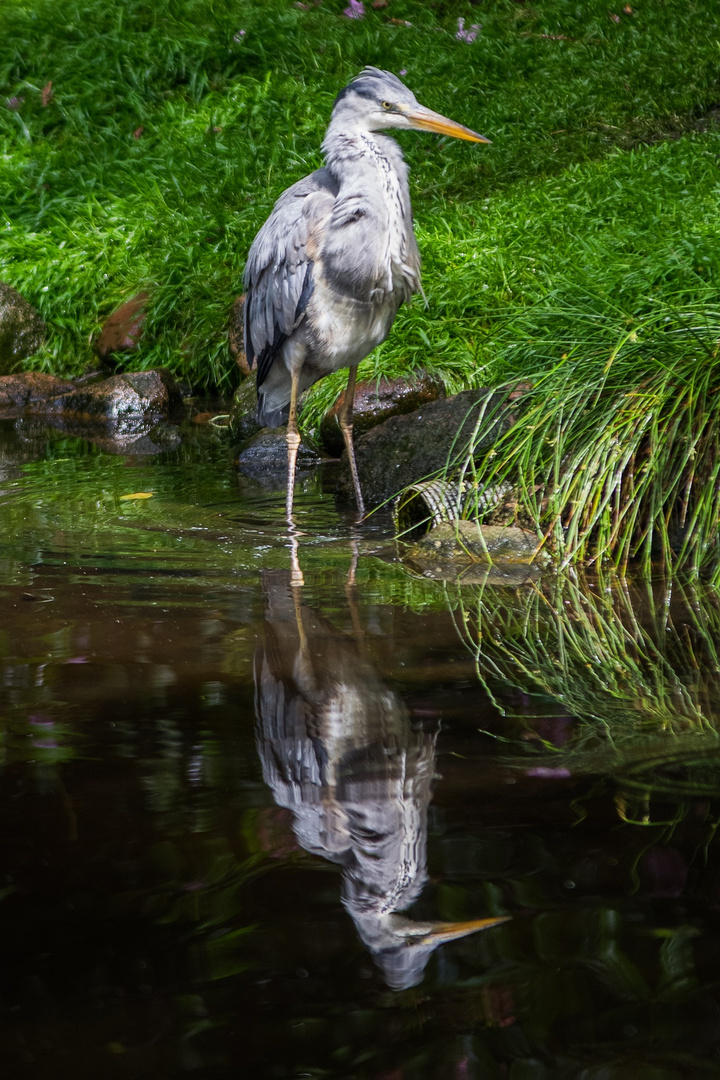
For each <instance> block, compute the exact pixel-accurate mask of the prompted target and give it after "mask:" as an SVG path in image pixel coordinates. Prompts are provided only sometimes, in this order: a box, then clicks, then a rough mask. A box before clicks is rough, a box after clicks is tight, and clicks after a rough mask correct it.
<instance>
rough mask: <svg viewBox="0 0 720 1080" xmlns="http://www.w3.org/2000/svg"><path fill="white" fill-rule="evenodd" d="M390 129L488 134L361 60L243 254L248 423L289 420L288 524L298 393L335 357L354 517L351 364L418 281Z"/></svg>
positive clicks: (404, 185)
mask: <svg viewBox="0 0 720 1080" xmlns="http://www.w3.org/2000/svg"><path fill="white" fill-rule="evenodd" d="M391 128H397V129H400V130H408V129H414V130H417V131H433V132H438V133H440V134H443V135H451V136H454V137H455V138H458V139H467V140H469V141H471V142H478V143H487V142H489V139H486V138H484V137H483V136H482V135H478V134H477V133H476V132H474V131H471V130H470V129H469V128H466V127H463V126H462V124H457V123H455V121H453V120H448V119H447V117H445V116H442V115H441V114H440V113H436V112H433V111H432V110H431V109H426V108H425V107H424V106H422V105H420V104H419V102H418V100H417V98H416V97H415V95H414V94H413V93H412V92H411V91H410V90H408V88H407V87H406V86H405V85H404V84H403V83H402V82H401V81H400V79H398V78H397V76H395V75H393V74H391V73H390V72H389V71H381V70H380V69H379V68H374V67H366V68H364V70H363V71H361V72H360V74H359V75H358V76H357V77H356V78H354V79H353V80H352V82H350V83H349V84H348V86H346V87H345V89H344V90H342V91H341V92H340V93H339V94H338V96H337V99H336V101H335V105H334V107H333V111H332V116H331V118H330V125H329V127H328V129H327V132H326V134H325V139H324V141H323V144H322V150H323V155H324V158H325V165H324V167H323V168H321V169H316V170H315V172H313V173H311V174H310V175H309V176H306V177H305V178H304V179H303V180H299V181H298V182H297V183H296V184H293V185H292V187H289V188H288V189H287V191H285V192H283V194H282V195H281V196H280V198H279V199H278V201H277V202H276V203H275V206H274V208H273V210H272V213H271V214H270V217H269V218H268V219H267V221H266V222H265V224H264V225H263V226H262V228H261V229H260V231H259V233H258V234H257V236H256V237H255V240H254V241H253V244H252V247H251V248H250V252H249V255H248V259H247V265H246V267H245V292H246V301H245V348H246V352H247V358H248V363H249V365H250V367H251V369H252V368H257V388H258V421H259V422H260V423H261V424H262V425H263V426H266V427H277V426H279V425H280V424H281V423H284V422H285V421H287V436H286V439H287V449H288V479H287V500H286V511H287V518H288V522H289V523H290V524H292V508H293V491H294V484H295V464H296V459H297V452H298V446H299V445H300V436H299V434H298V428H297V404H298V397H299V395H300V394H301V393H302V392H303V391H305V390H307V389H308V387H310V386H312V385H313V383H315V382H317V381H318V379H321V378H322V377H323V376H324V375H327V374H329V373H330V372H332V371H337V370H338V369H339V368H343V367H347V368H349V369H350V370H349V375H348V385H347V390H346V392H345V402H344V405H343V408H342V409H341V414H340V417H339V421H340V427H341V430H342V433H343V438H344V440H345V445H346V447H347V451H348V457H349V459H350V469H351V473H352V480H353V486H354V490H355V497H356V500H357V506H358V514H359V516H360V517H362V516H363V513H364V506H363V499H362V492H361V489H360V481H359V479H358V473H357V466H356V463H355V454H354V451H353V442H352V405H353V397H354V393H355V381H356V377H357V367H358V364H359V363H360V361H361V360H363V359H364V358H365V357H366V356H367V355H368V354H369V353H370V352H372V350H373V349H374V348H375V347H376V346H377V345H379V344H380V342H381V341H384V340H385V338H386V337H387V335H388V334H389V333H390V328H391V326H392V324H393V321H394V319H395V316H396V314H397V312H398V309H399V308H400V306H401V305H402V304H403V303H408V302H409V301H410V299H411V297H412V296H413V294H414V293H416V292H419V291H421V284H420V253H419V251H418V246H417V242H416V240H415V234H414V231H413V222H412V210H411V207H410V191H409V188H408V179H407V177H408V169H407V165H406V164H405V161H404V159H403V155H402V151H401V150H400V147H399V146H398V144H397V143H396V142H395V141H394V140H393V139H390V138H388V137H387V136H385V135H381V134H379V132H381V131H383V130H386V129H391Z"/></svg>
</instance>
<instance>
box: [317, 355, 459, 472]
mask: <svg viewBox="0 0 720 1080" xmlns="http://www.w3.org/2000/svg"><path fill="white" fill-rule="evenodd" d="M444 397H445V387H444V386H443V384H442V383H441V382H440V381H439V380H438V379H434V378H433V377H432V376H430V375H427V374H425V372H421V373H419V374H418V375H417V376H416V377H414V378H413V379H412V380H409V379H379V380H378V379H369V380H366V381H364V382H359V383H358V384H357V386H356V388H355V396H354V399H353V434H354V437H355V438H356V439H358V438H359V437H360V436H361V435H364V434H365V432H366V431H370V429H371V428H374V427H377V426H378V424H382V423H383V421H385V420H387V419H389V418H390V417H391V416H403V415H405V413H410V412H415V410H417V409H419V408H421V407H422V406H423V405H427V404H429V403H430V402H431V401H437V400H438V399H440V398H444ZM344 404H345V391H343V393H342V394H341V395H340V397H339V398H338V399H337V401H336V402H335V404H334V405H333V407H332V409H330V411H329V412H328V413H327V414H326V415H325V417H324V418H323V421H322V423H321V425H320V431H319V439H320V443H321V445H322V447H323V449H324V450H327V452H328V454H333V455H334V456H336V457H339V456H340V455H341V454H342V452H343V450H344V448H345V441H344V439H343V436H342V431H341V430H340V423H339V419H338V417H339V415H340V410H341V409H342V407H343V405H344Z"/></svg>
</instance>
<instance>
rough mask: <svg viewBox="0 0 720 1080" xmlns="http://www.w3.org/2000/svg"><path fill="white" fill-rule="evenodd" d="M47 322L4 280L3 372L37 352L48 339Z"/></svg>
mask: <svg viewBox="0 0 720 1080" xmlns="http://www.w3.org/2000/svg"><path fill="white" fill-rule="evenodd" d="M45 330H46V327H45V323H44V322H43V320H42V317H41V316H40V314H39V313H38V312H37V311H36V310H35V308H34V307H33V306H32V304H29V303H28V301H27V300H26V299H25V297H24V296H21V295H20V293H19V292H18V291H17V289H13V287H12V285H6V284H4V283H3V282H0V375H7V374H9V373H10V372H11V371H12V370H13V369H14V368H16V367H17V365H18V364H19V363H20V362H21V361H22V360H25V359H27V357H28V356H32V355H33V353H36V352H37V351H38V349H39V348H40V346H41V345H42V343H43V339H44V338H45Z"/></svg>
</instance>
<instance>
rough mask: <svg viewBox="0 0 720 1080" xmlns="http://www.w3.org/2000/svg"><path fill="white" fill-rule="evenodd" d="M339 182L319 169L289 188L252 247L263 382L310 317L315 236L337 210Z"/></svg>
mask: <svg viewBox="0 0 720 1080" xmlns="http://www.w3.org/2000/svg"><path fill="white" fill-rule="evenodd" d="M337 190H338V189H337V184H336V183H335V181H334V180H333V178H332V177H331V175H330V173H328V171H327V169H318V170H317V171H316V172H314V173H311V174H310V176H306V177H305V179H304V180H300V181H298V183H297V184H293V186H292V187H290V188H288V189H287V191H285V192H284V193H283V194H282V195H281V196H280V198H279V199H278V201H277V202H276V203H275V206H274V207H273V211H272V213H271V214H270V217H269V218H268V219H267V221H266V222H265V224H264V225H263V227H262V228H261V229H260V232H259V233H258V234H257V236H256V237H255V240H254V241H253V245H252V247H251V248H250V253H249V255H248V260H247V264H246V266H245V293H246V298H245V350H246V354H247V359H248V363H249V365H250V367H251V368H253V367H254V366H255V365H257V384H258V386H261V385H262V383H263V382H264V380H265V378H266V376H267V374H268V372H269V371H270V368H271V366H272V363H273V360H274V359H275V357H276V356H277V354H278V352H279V350H280V348H281V347H282V345H283V342H285V341H286V340H287V339H288V338H289V337H290V335H291V334H292V333H293V331H294V330H296V329H297V327H298V326H299V325H300V323H301V322H302V320H303V318H304V317H305V311H306V309H307V305H308V301H309V299H310V297H311V295H312V291H313V288H314V281H313V251H314V245H313V238H314V236H315V235H319V234H320V232H321V230H322V225H323V223H324V221H325V220H326V219H327V217H328V216H329V215H330V213H331V212H332V208H333V205H334V203H335V196H336V194H337Z"/></svg>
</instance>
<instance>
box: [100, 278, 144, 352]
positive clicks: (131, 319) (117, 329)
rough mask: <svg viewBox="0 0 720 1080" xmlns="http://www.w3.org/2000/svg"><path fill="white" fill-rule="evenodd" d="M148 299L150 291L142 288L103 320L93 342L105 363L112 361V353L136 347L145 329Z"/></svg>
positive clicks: (130, 350)
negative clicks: (98, 335) (101, 326)
mask: <svg viewBox="0 0 720 1080" xmlns="http://www.w3.org/2000/svg"><path fill="white" fill-rule="evenodd" d="M149 300H150V293H149V292H147V290H145V289H143V290H141V291H140V292H139V293H137V294H136V295H135V296H133V297H132V298H131V299H130V300H126V301H125V303H124V304H121V305H120V307H119V308H117V309H116V310H115V311H113V313H112V315H110V316H109V317H108V318H107V319H106V320H105V324H104V326H103V328H102V330H101V331H100V337H99V338H98V340H97V342H96V343H95V349H96V351H97V354H98V356H99V357H100V358H101V360H103V361H105V363H111V362H112V356H113V353H131V352H135V350H136V349H137V348H138V343H139V341H140V339H141V338H142V336H143V332H144V329H145V318H146V314H147V305H148V301H149Z"/></svg>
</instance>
